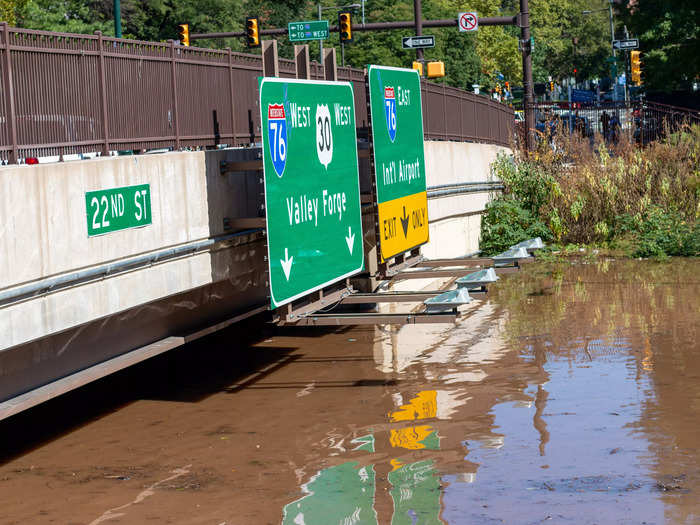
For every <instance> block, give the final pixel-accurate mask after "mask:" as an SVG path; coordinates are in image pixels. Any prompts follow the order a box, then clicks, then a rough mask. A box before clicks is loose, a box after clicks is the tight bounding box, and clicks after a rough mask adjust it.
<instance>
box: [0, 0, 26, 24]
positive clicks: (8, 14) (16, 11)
mask: <svg viewBox="0 0 700 525" xmlns="http://www.w3.org/2000/svg"><path fill="white" fill-rule="evenodd" d="M26 7H27V0H0V20H3V21H5V22H7V23H8V24H10V25H11V26H14V25H17V20H18V19H19V18H21V16H22V15H23V14H24V11H25V9H26Z"/></svg>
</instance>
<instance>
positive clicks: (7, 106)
mask: <svg viewBox="0 0 700 525" xmlns="http://www.w3.org/2000/svg"><path fill="white" fill-rule="evenodd" d="M0 52H1V53H2V59H1V60H0V81H1V85H0V88H1V91H0V159H1V160H2V161H4V162H10V163H15V162H18V160H20V159H23V158H26V157H41V156H49V155H67V154H71V153H86V152H95V151H98V152H102V153H103V154H107V153H108V152H109V151H110V150H145V149H153V148H174V149H180V148H185V147H212V146H215V145H217V144H228V145H245V144H250V143H252V142H256V141H259V140H260V115H259V109H258V107H257V78H258V77H259V76H261V75H262V58H261V57H260V56H259V55H249V54H245V53H236V52H232V51H231V50H213V49H203V48H193V47H183V46H180V45H177V44H176V43H175V42H173V41H169V42H167V43H162V42H142V41H136V40H125V39H117V38H110V37H105V36H103V35H102V34H100V33H99V32H98V33H96V34H95V35H77V34H67V33H53V32H47V31H33V30H27V29H19V28H13V27H9V26H8V25H7V24H6V23H0ZM279 71H280V76H281V77H285V78H292V77H294V75H295V67H294V61H292V60H284V59H282V60H280V64H279ZM323 76H324V72H323V68H322V67H321V65H320V64H316V63H313V64H312V67H311V78H314V79H322V78H323ZM338 78H339V80H346V81H350V82H352V83H353V85H354V88H355V89H354V92H355V103H356V104H355V107H356V121H357V125H358V127H366V125H367V103H366V94H365V79H364V73H363V71H362V70H359V69H353V68H338ZM422 95H423V111H424V131H425V137H426V138H427V139H432V140H456V141H475V142H487V143H494V144H501V145H510V144H511V142H512V138H513V111H512V110H511V109H510V108H508V107H506V106H504V105H502V104H499V103H497V102H495V101H492V100H489V99H488V98H485V97H480V96H477V95H474V94H472V93H468V92H466V91H463V90H460V89H457V88H453V87H449V86H445V85H442V84H435V83H432V82H426V81H424V82H423V83H422Z"/></svg>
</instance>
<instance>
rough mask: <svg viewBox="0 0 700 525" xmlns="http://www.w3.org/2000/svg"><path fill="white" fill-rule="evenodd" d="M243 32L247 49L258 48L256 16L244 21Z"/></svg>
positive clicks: (258, 29)
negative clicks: (244, 31) (244, 32)
mask: <svg viewBox="0 0 700 525" xmlns="http://www.w3.org/2000/svg"><path fill="white" fill-rule="evenodd" d="M245 30H246V42H247V43H248V47H260V21H259V20H258V17H257V16H249V17H248V18H246V19H245Z"/></svg>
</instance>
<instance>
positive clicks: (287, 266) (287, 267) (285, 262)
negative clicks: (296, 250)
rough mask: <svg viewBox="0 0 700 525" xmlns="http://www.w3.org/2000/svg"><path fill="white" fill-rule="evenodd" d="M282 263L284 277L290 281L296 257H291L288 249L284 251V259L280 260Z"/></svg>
mask: <svg viewBox="0 0 700 525" xmlns="http://www.w3.org/2000/svg"><path fill="white" fill-rule="evenodd" d="M280 262H281V263H282V271H283V272H284V276H285V277H286V278H287V280H288V281H289V273H290V272H291V271H292V263H293V262H294V257H290V256H289V251H288V250H287V248H285V249H284V259H280Z"/></svg>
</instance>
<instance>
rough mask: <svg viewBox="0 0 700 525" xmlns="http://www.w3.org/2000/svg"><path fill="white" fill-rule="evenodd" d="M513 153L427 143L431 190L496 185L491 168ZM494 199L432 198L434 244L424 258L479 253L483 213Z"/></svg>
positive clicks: (475, 196)
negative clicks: (499, 156)
mask: <svg viewBox="0 0 700 525" xmlns="http://www.w3.org/2000/svg"><path fill="white" fill-rule="evenodd" d="M510 153H511V151H510V149H508V148H504V147H503V146H495V145H492V144H475V143H462V142H436V141H429V142H426V143H425V165H426V178H427V183H428V188H429V189H430V188H431V187H433V188H434V187H436V186H445V185H458V184H464V183H476V182H493V181H496V180H497V179H496V177H495V176H494V175H493V173H492V171H491V164H492V163H493V161H494V160H496V158H497V156H498V155H499V154H510ZM429 195H430V194H429ZM491 198H492V195H491V194H490V193H489V192H478V193H467V194H454V195H450V196H444V197H435V198H429V200H428V217H429V218H430V242H429V243H428V244H427V245H426V246H424V247H423V249H422V253H423V255H424V256H426V257H428V258H430V259H437V258H449V257H459V256H462V255H465V254H467V253H472V252H474V251H476V250H478V248H479V232H480V229H481V213H482V212H483V211H484V208H485V207H486V204H487V203H488V202H489V200H491Z"/></svg>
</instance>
